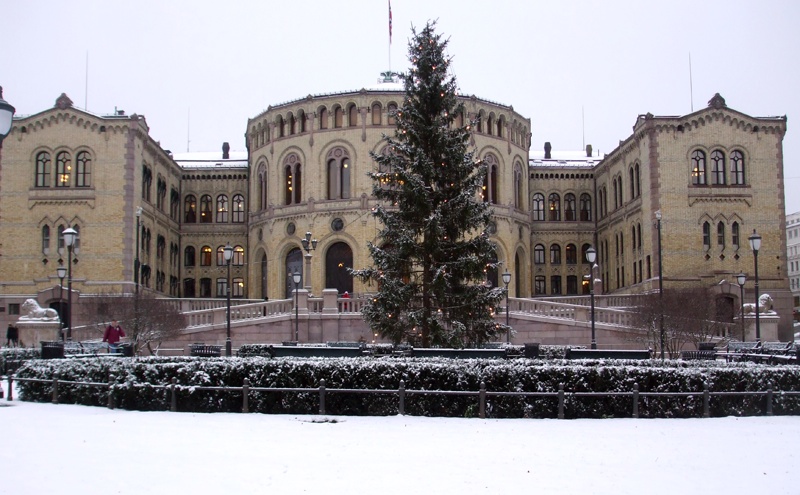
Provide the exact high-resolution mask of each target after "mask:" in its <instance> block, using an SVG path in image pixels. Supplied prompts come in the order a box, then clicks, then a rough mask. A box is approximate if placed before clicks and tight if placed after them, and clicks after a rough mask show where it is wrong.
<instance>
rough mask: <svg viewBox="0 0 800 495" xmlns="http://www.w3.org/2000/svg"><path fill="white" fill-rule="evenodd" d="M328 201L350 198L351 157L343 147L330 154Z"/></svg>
mask: <svg viewBox="0 0 800 495" xmlns="http://www.w3.org/2000/svg"><path fill="white" fill-rule="evenodd" d="M327 163H328V199H348V198H349V197H350V157H349V156H348V154H347V150H345V149H344V148H342V147H336V148H333V149H332V150H331V151H330V152H328V156H327Z"/></svg>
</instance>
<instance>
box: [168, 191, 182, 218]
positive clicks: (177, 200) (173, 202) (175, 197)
mask: <svg viewBox="0 0 800 495" xmlns="http://www.w3.org/2000/svg"><path fill="white" fill-rule="evenodd" d="M180 211H181V195H180V193H179V192H178V191H177V190H176V189H175V188H170V190H169V217H170V218H171V219H173V220H175V221H176V222H177V221H178V215H180Z"/></svg>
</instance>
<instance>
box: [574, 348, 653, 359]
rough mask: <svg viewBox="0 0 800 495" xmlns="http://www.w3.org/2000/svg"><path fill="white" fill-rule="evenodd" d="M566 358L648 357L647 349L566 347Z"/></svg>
mask: <svg viewBox="0 0 800 495" xmlns="http://www.w3.org/2000/svg"><path fill="white" fill-rule="evenodd" d="M566 358H567V359H650V358H651V356H650V351H649V350H648V349H641V350H629V349H567V355H566Z"/></svg>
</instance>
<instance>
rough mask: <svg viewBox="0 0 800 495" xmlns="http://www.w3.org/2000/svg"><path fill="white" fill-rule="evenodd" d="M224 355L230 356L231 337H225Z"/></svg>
mask: <svg viewBox="0 0 800 495" xmlns="http://www.w3.org/2000/svg"><path fill="white" fill-rule="evenodd" d="M225 355H226V356H227V357H231V338H230V337H228V338H227V339H225Z"/></svg>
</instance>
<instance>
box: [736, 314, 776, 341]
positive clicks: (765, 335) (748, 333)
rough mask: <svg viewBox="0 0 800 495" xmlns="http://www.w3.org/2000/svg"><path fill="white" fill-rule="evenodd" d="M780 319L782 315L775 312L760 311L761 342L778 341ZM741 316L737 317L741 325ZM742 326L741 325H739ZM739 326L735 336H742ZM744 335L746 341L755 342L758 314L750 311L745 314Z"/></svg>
mask: <svg viewBox="0 0 800 495" xmlns="http://www.w3.org/2000/svg"><path fill="white" fill-rule="evenodd" d="M778 321H780V317H779V316H778V315H777V313H775V312H770V313H760V314H759V315H758V326H759V327H761V342H777V341H778ZM741 322H742V320H741V317H739V318H738V319H737V323H738V324H739V325H741ZM739 328H741V327H739ZM739 328H737V329H736V330H735V331H734V336H736V337H737V338H739V337H740V335H739V334H740V330H739ZM744 335H745V341H748V342H753V341H755V340H756V315H755V313H750V314H746V315H744Z"/></svg>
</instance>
